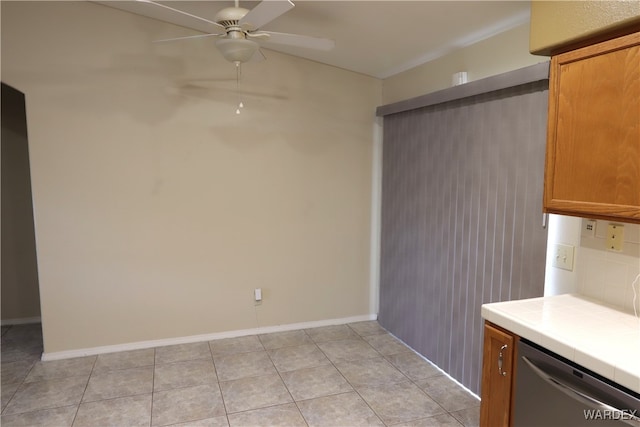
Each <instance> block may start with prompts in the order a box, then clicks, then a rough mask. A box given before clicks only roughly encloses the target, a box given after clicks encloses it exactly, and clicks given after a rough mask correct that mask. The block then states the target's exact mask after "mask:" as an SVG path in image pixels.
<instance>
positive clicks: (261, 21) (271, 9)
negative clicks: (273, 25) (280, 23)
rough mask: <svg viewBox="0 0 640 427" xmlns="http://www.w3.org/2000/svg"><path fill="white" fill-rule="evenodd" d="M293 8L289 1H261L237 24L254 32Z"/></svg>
mask: <svg viewBox="0 0 640 427" xmlns="http://www.w3.org/2000/svg"><path fill="white" fill-rule="evenodd" d="M293 6H295V5H294V4H293V2H291V0H263V1H262V2H260V3H259V4H258V5H257V6H256V7H254V8H253V9H251V10H250V11H249V12H248V13H247V14H246V15H245V16H243V17H242V19H240V21H239V22H238V23H239V24H240V25H245V24H246V25H248V26H249V27H250V28H251V29H253V30H256V29H258V28H260V27H262V26H263V25H265V24H268V23H269V22H271V21H273V20H274V19H276V18H277V17H278V16H280V15H282V14H283V13H285V12H286V11H288V10H290V9H291V8H293Z"/></svg>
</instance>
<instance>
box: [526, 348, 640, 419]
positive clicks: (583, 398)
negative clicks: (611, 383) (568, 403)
mask: <svg viewBox="0 0 640 427" xmlns="http://www.w3.org/2000/svg"><path fill="white" fill-rule="evenodd" d="M522 360H523V361H524V362H525V363H526V364H527V366H529V368H531V370H532V371H533V372H534V373H535V374H536V375H538V376H539V377H540V378H541V379H542V380H544V381H545V382H546V383H548V384H550V385H551V386H553V387H554V388H556V389H557V390H559V391H561V392H562V393H564V394H566V395H567V396H569V397H571V398H573V399H574V400H577V401H579V402H581V403H584V404H585V405H590V406H595V407H596V408H598V409H604V410H607V411H611V413H616V414H618V415H620V417H619V418H618V420H619V421H622V422H623V423H625V424H628V425H631V426H638V421H640V418H638V417H637V416H635V414H633V413H631V412H628V411H622V410H620V409H618V408H614V407H613V406H611V405H608V404H606V403H604V402H601V401H599V400H598V399H596V398H593V397H591V396H589V395H586V394H584V393H582V392H581V391H578V390H576V389H574V388H573V387H570V386H569V385H567V384H565V383H563V382H562V381H560V380H559V379H558V378H555V377H553V376H552V375H550V374H549V373H547V372H545V371H543V370H542V369H540V368H539V367H538V366H536V365H535V364H534V363H533V362H532V361H531V360H529V358H528V357H526V356H522Z"/></svg>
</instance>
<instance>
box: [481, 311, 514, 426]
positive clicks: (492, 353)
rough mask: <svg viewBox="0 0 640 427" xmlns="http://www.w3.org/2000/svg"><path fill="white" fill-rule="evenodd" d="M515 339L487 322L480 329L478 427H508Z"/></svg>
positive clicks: (509, 423) (509, 422)
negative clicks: (481, 341) (482, 336)
mask: <svg viewBox="0 0 640 427" xmlns="http://www.w3.org/2000/svg"><path fill="white" fill-rule="evenodd" d="M517 340H518V338H517V337H516V336H514V335H513V334H511V333H510V332H508V331H505V330H504V329H500V328H498V327H497V326H494V325H492V324H490V323H488V322H485V325H484V348H483V351H482V383H481V385H480V395H481V396H480V397H481V401H480V427H507V426H510V425H511V406H512V405H511V401H512V398H511V395H512V389H513V386H514V380H515V363H514V362H515V357H516V351H515V345H516V342H517Z"/></svg>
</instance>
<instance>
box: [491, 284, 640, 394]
mask: <svg viewBox="0 0 640 427" xmlns="http://www.w3.org/2000/svg"><path fill="white" fill-rule="evenodd" d="M568 308H570V310H568ZM536 311H537V314H538V320H537V321H536V320H535V319H536ZM568 311H570V314H568ZM594 311H597V315H598V316H599V317H600V318H612V319H615V320H616V322H615V324H616V325H620V327H621V328H622V330H619V331H610V330H609V329H606V328H608V327H610V326H607V325H610V323H606V322H603V323H602V327H601V328H599V329H598V328H593V324H594V323H593V321H592V319H593V316H594ZM525 312H526V315H524V313H525ZM481 315H482V318H483V319H485V320H487V321H489V322H491V323H493V324H496V325H498V326H500V327H503V328H504V329H506V330H509V331H511V332H513V333H514V334H516V335H518V336H520V337H522V338H525V339H527V340H529V341H531V342H534V343H536V344H539V345H541V346H542V347H545V348H548V349H549V350H551V351H553V352H554V353H557V354H559V355H560V356H563V357H565V358H567V359H569V360H571V361H573V362H575V363H578V364H580V365H582V366H584V367H585V368H587V369H590V370H591V371H593V372H596V373H597V374H600V375H602V376H603V377H605V378H608V379H610V380H612V381H614V382H616V383H618V384H620V385H622V386H624V387H627V388H629V389H630V390H632V391H634V392H636V393H640V364H638V366H636V365H635V364H633V363H629V362H626V363H625V361H624V359H619V358H617V359H614V360H611V359H610V358H608V357H604V356H605V355H604V354H600V353H598V352H595V351H594V350H593V348H594V344H596V343H597V342H598V340H602V339H603V338H602V337H603V336H606V335H611V334H614V335H620V337H621V338H622V337H626V336H640V321H638V319H635V316H634V315H633V313H626V312H624V311H621V310H620V309H617V308H615V307H612V306H609V305H607V304H605V303H599V302H598V301H597V300H594V299H593V298H588V297H585V296H582V295H577V294H562V295H555V296H548V297H537V298H530V299H525V300H514V301H503V302H496V303H488V304H483V305H482V308H481ZM569 322H570V323H569ZM605 345H606V346H607V349H608V351H607V352H612V353H617V354H628V353H631V354H636V353H640V340H635V339H615V340H611V336H609V339H608V340H607V343H606V344H605Z"/></svg>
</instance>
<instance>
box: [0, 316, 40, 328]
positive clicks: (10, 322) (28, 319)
mask: <svg viewBox="0 0 640 427" xmlns="http://www.w3.org/2000/svg"><path fill="white" fill-rule="evenodd" d="M41 321H42V318H41V317H22V318H19V319H2V320H0V325H2V326H13V325H28V324H30V323H40V322H41Z"/></svg>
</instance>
